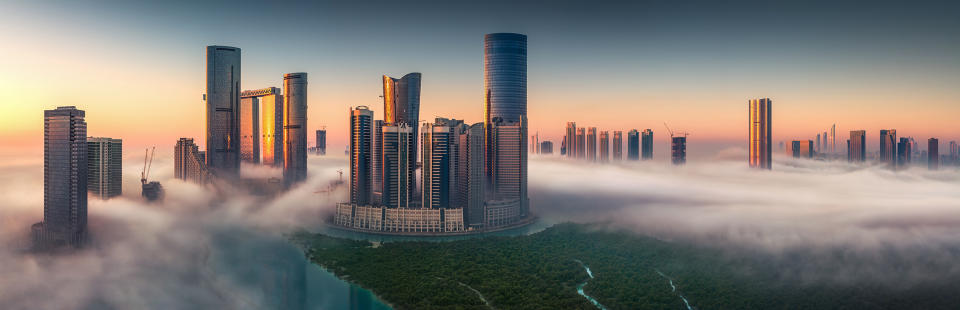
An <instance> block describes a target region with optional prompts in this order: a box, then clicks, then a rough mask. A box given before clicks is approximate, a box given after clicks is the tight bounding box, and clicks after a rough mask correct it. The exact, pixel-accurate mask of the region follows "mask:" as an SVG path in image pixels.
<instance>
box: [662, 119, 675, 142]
mask: <svg viewBox="0 0 960 310" xmlns="http://www.w3.org/2000/svg"><path fill="white" fill-rule="evenodd" d="M663 126H664V127H667V132H669V133H670V137H671V138H673V130H670V126H668V125H667V122H663Z"/></svg>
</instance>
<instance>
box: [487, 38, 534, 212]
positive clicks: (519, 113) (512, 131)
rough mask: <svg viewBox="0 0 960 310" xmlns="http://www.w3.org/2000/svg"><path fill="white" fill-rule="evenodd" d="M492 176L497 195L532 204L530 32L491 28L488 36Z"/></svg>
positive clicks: (524, 209) (495, 197)
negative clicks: (529, 193) (529, 181)
mask: <svg viewBox="0 0 960 310" xmlns="http://www.w3.org/2000/svg"><path fill="white" fill-rule="evenodd" d="M483 88H484V95H483V98H484V107H483V111H484V125H485V126H486V131H487V143H486V144H487V160H486V161H487V163H486V167H487V169H486V170H487V180H488V182H489V185H490V186H489V187H488V188H489V189H491V192H490V195H491V197H489V198H491V199H493V200H506V199H518V200H519V202H520V210H519V214H520V215H521V216H522V217H525V216H527V215H528V212H527V211H528V208H527V205H528V204H527V36H526V35H522V34H518V33H491V34H487V35H486V36H484V40H483Z"/></svg>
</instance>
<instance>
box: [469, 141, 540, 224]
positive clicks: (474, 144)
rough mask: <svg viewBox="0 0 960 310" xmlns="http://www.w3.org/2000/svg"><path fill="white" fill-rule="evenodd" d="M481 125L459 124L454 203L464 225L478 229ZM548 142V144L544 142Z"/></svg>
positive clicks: (480, 214) (480, 220)
mask: <svg viewBox="0 0 960 310" xmlns="http://www.w3.org/2000/svg"><path fill="white" fill-rule="evenodd" d="M484 132H485V130H484V129H483V123H476V124H473V125H470V126H466V125H463V126H461V129H460V130H459V135H458V144H459V147H458V154H457V158H458V165H457V167H458V171H457V187H456V188H457V197H458V198H457V203H456V205H457V206H458V207H462V208H463V209H464V222H466V223H467V225H468V226H470V227H474V228H478V227H480V226H482V225H483V217H484V215H483V210H484V202H483V198H484V194H485V193H484V187H483V186H484V181H483V165H484V162H483V155H484V150H483V147H484V145H483V143H484V137H483V135H484ZM544 142H549V141H544Z"/></svg>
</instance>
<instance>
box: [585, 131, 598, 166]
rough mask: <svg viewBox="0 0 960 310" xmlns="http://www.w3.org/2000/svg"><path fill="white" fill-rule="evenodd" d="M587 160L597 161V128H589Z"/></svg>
mask: <svg viewBox="0 0 960 310" xmlns="http://www.w3.org/2000/svg"><path fill="white" fill-rule="evenodd" d="M587 160H589V161H597V127H590V128H587Z"/></svg>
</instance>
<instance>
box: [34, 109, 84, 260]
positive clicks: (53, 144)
mask: <svg viewBox="0 0 960 310" xmlns="http://www.w3.org/2000/svg"><path fill="white" fill-rule="evenodd" d="M43 117H44V120H43V224H42V231H43V233H42V236H41V237H40V240H38V241H39V242H41V243H42V244H44V245H70V246H74V247H78V246H80V245H81V244H82V242H83V240H84V238H85V236H86V232H87V171H88V170H87V169H88V166H87V156H88V153H87V122H86V121H85V120H84V117H85V113H84V111H83V110H78V109H77V108H76V107H72V106H66V107H58V108H57V109H55V110H46V111H43Z"/></svg>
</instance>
